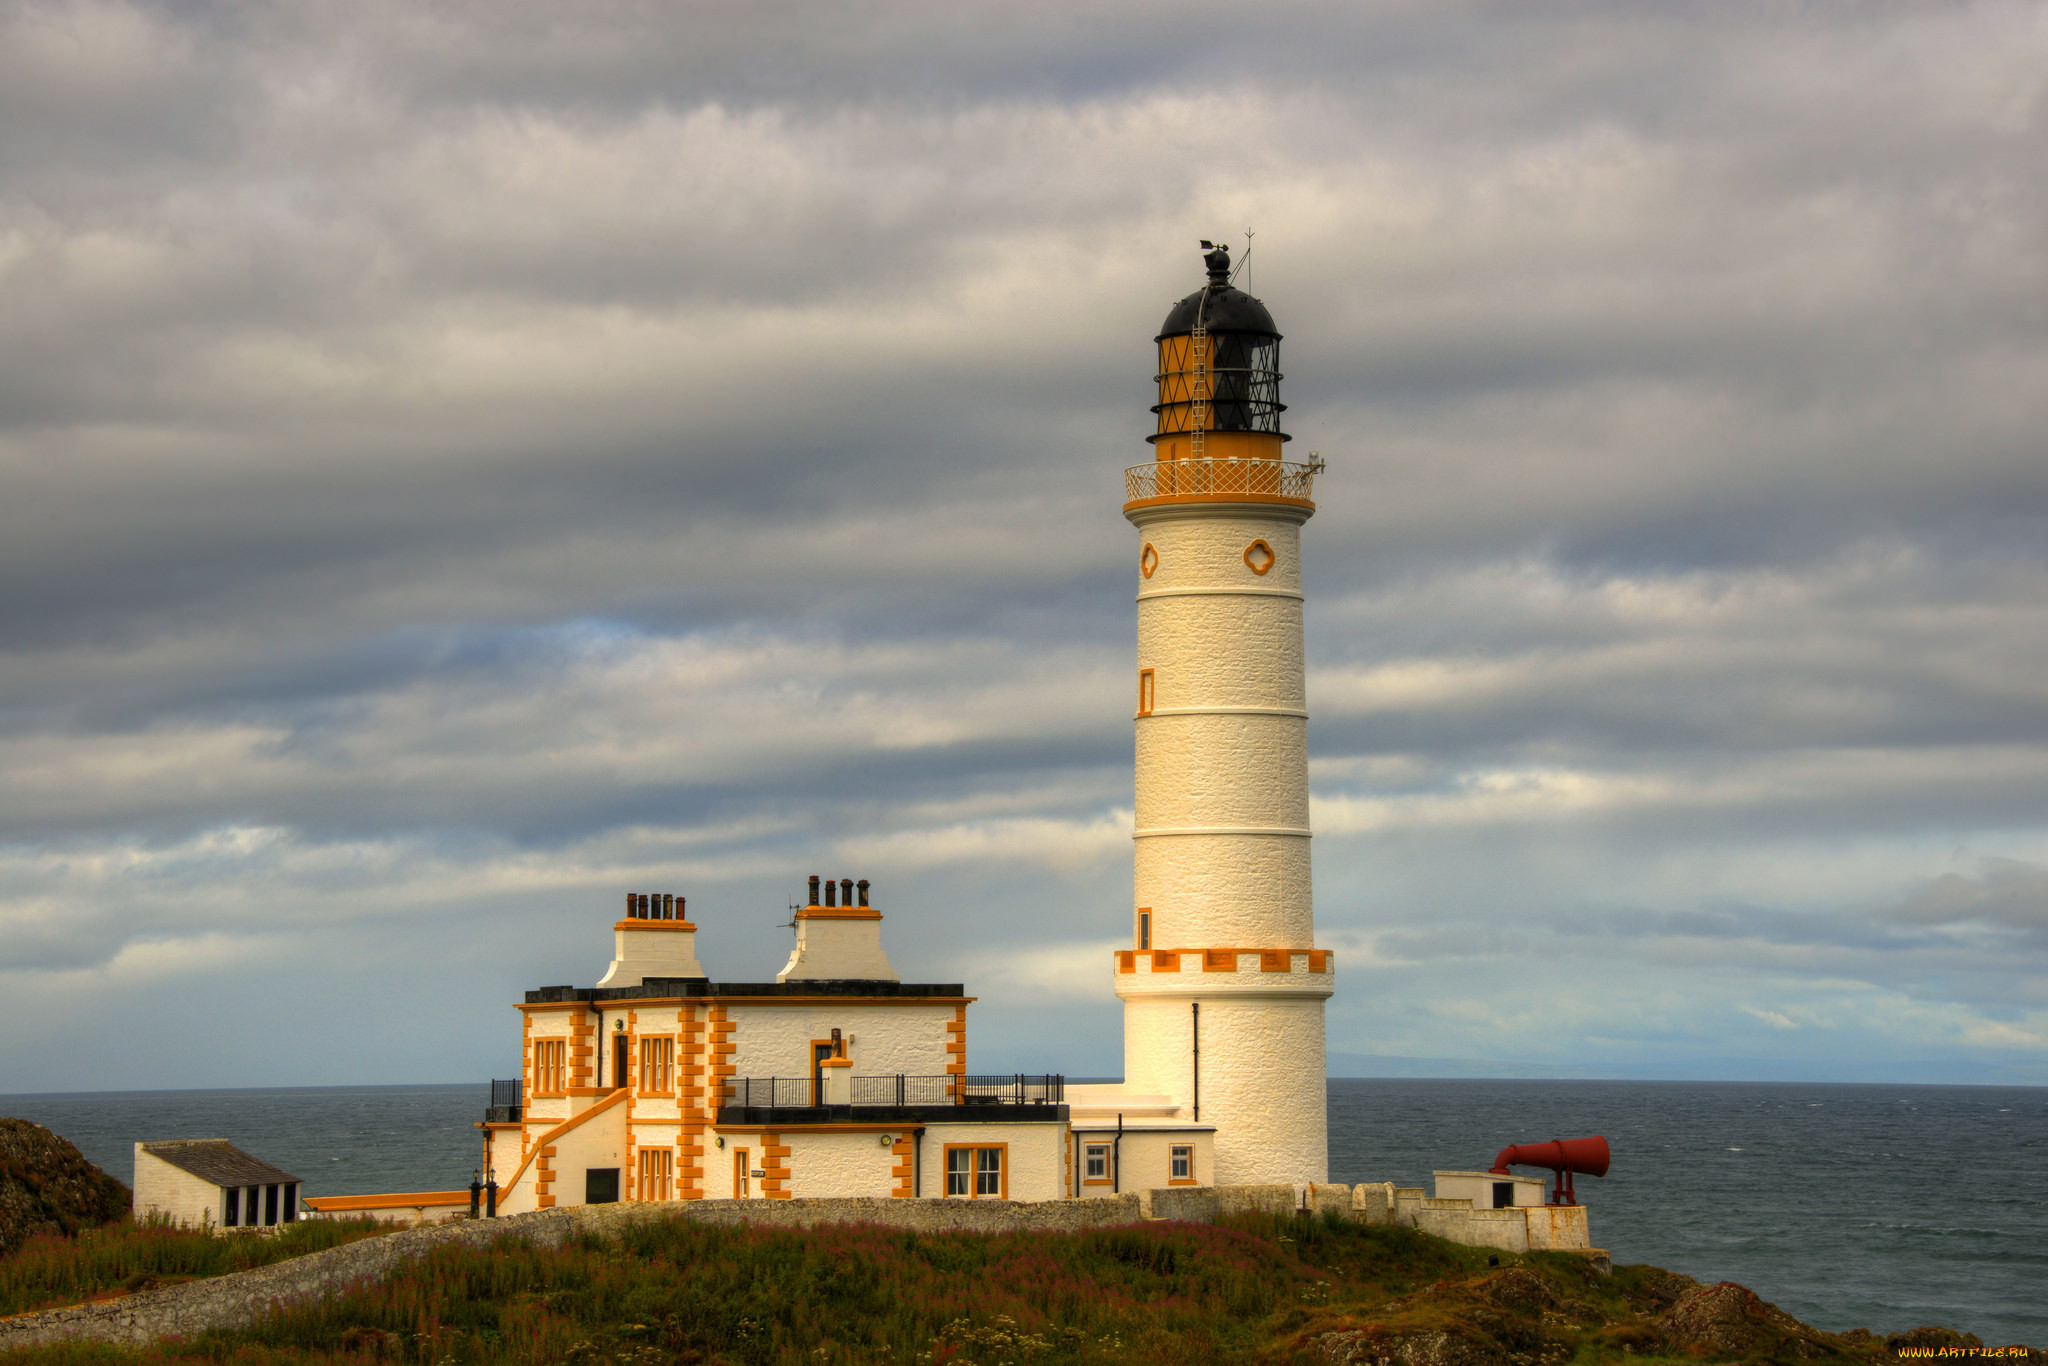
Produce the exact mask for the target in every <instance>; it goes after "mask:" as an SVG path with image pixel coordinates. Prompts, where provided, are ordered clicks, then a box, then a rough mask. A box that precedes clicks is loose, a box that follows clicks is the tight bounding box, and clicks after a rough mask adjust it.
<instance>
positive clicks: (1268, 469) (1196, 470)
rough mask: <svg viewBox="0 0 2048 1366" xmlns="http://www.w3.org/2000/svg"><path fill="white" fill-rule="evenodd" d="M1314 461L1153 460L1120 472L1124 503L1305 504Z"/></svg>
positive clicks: (1312, 482)
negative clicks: (1221, 500) (1240, 500)
mask: <svg viewBox="0 0 2048 1366" xmlns="http://www.w3.org/2000/svg"><path fill="white" fill-rule="evenodd" d="M1320 468H1321V466H1320V465H1317V464H1302V463H1300V462H1297V461H1293V460H1251V459H1239V458H1235V457H1203V458H1201V459H1195V460H1155V461H1150V462H1148V463H1146V464H1143V465H1133V466H1131V467H1130V468H1129V469H1127V470H1125V471H1124V501H1125V502H1127V503H1142V502H1146V501H1148V500H1150V499H1154V498H1217V497H1227V496H1230V495H1233V494H1235V495H1241V496H1244V497H1247V498H1255V499H1268V498H1284V499H1288V500H1289V501H1293V502H1303V503H1306V502H1308V501H1310V500H1311V499H1312V498H1314V497H1315V481H1316V471H1317V470H1318V469H1320Z"/></svg>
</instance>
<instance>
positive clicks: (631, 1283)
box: [0, 1216, 1867, 1366]
mask: <svg viewBox="0 0 2048 1366" xmlns="http://www.w3.org/2000/svg"><path fill="white" fill-rule="evenodd" d="M1489 1255H1490V1254H1489V1253H1488V1252H1487V1251H1486V1250H1485V1249H1482V1248H1466V1247H1460V1246H1457V1245H1455V1244H1451V1243H1446V1242H1442V1241H1440V1240H1438V1239H1435V1238H1431V1237H1429V1236H1427V1235H1425V1234H1421V1233H1418V1232H1415V1231H1414V1230H1410V1229H1398V1228H1390V1227H1386V1226H1359V1225H1355V1224H1350V1223H1346V1222H1337V1221H1312V1220H1306V1219H1295V1218H1288V1217H1271V1216H1243V1217H1237V1218H1232V1219H1229V1220H1227V1221H1225V1222H1224V1223H1222V1224H1219V1225H1198V1224H1164V1223H1162V1224H1145V1225H1138V1226H1132V1227H1123V1228H1112V1229H1099V1230H1091V1231H1085V1232H1076V1233H1063V1234H1045V1233H1016V1234H995V1235H985V1234H971V1233H943V1234H913V1233H907V1232H902V1231H897V1230H888V1229H880V1228H875V1227H872V1226H829V1227H823V1228H818V1229H813V1230H808V1231H802V1230H794V1229H764V1228H750V1227H737V1228H720V1227H711V1226H706V1225H699V1224H693V1223H689V1222H687V1221H683V1220H674V1221H665V1222H659V1223H654V1222H650V1223H645V1224H636V1225H632V1226H630V1227H628V1228H627V1229H626V1230H625V1231H624V1232H623V1233H622V1234H621V1235H620V1236H619V1237H617V1238H616V1239H615V1240H600V1239H598V1238H594V1237H584V1238H579V1239H576V1240H573V1241H571V1242H569V1243H567V1244H565V1245H564V1246H562V1247H559V1248H554V1249H542V1248H537V1247H534V1246H533V1245H531V1244H530V1243H527V1242H525V1241H523V1240H520V1239H517V1238H514V1237H506V1238H502V1239H500V1240H498V1241H497V1242H496V1243H495V1244H493V1245H491V1246H487V1247H480V1248H479V1247H466V1246H457V1245H447V1246H442V1247H438V1248H436V1249H434V1250H433V1251H432V1252H430V1253H429V1254H428V1255H426V1256H425V1257H423V1258H421V1259H420V1260H419V1261H417V1262H415V1263H412V1264H409V1265H408V1266H406V1267H404V1268H403V1269H401V1270H400V1271H398V1272H397V1273H395V1274H393V1275H392V1276H391V1277H390V1278H388V1279H387V1280H385V1281H383V1282H381V1283H378V1284H369V1285H362V1286H358V1287H356V1288H353V1289H351V1290H349V1291H346V1292H344V1293H341V1294H338V1295H336V1296H334V1297H332V1298H329V1299H327V1300H325V1301H322V1302H320V1303H317V1304H307V1305H301V1306H297V1307H294V1308H290V1309H287V1310H283V1311H279V1312H277V1313H275V1314H273V1315H272V1316H271V1317H270V1318H269V1319H268V1320H266V1321H264V1322H262V1323H260V1324H257V1325H255V1326H252V1327H249V1328H246V1329H242V1330H238V1331H234V1332H218V1333H209V1334H206V1335H203V1336H201V1337H199V1338H196V1339H193V1340H191V1341H187V1342H182V1343H166V1344H160V1345H158V1346H156V1347H153V1348H149V1349H143V1350H129V1349H120V1348H110V1347H102V1346H91V1345H84V1344H74V1345H67V1346H61V1347H50V1348H40V1349H30V1350H26V1351H22V1352H17V1353H0V1366H117V1364H118V1366H187V1364H188V1363H202V1362H203V1363H230V1364H232V1366H272V1364H273V1363H274V1364H275V1366H285V1364H287V1363H289V1364H290V1366H305V1364H309V1363H363V1362H369V1361H393V1362H409V1363H410V1362H417V1363H421V1364H422V1366H460V1364H461V1363H468V1362H511V1363H532V1364H533V1366H557V1364H558V1363H574V1364H575V1366H668V1364H669V1363H691V1364H694V1363H704V1366H799V1363H802V1364H803V1366H829V1364H833V1363H870V1362H875V1363H882V1362H886V1363H901V1366H998V1364H999V1363H1012V1364H1013V1366H1025V1364H1026V1363H1029V1366H1094V1364H1095V1363H1111V1362H1116V1363H1125V1362H1152V1363H1160V1366H1196V1364H1197V1363H1208V1362H1274V1363H1282V1362H1286V1363H1293V1362H1300V1363H1306V1362H1310V1361H1318V1360H1320V1359H1321V1358H1320V1357H1319V1355H1318V1353H1317V1351H1316V1347H1317V1340H1318V1338H1319V1337H1320V1335H1322V1334H1324V1333H1327V1332H1332V1331H1340V1330H1364V1331H1368V1332H1371V1333H1374V1334H1378V1335H1380V1336H1382V1337H1389V1336H1390V1337H1391V1338H1393V1339H1395V1340H1398V1339H1399V1338H1401V1337H1409V1336H1416V1335H1427V1334H1431V1333H1437V1334H1444V1333H1448V1334H1450V1335H1451V1336H1452V1337H1453V1338H1455V1339H1456V1342H1454V1343H1452V1344H1451V1345H1452V1347H1454V1348H1461V1350H1462V1347H1461V1345H1463V1347H1469V1348H1470V1349H1471V1350H1473V1351H1479V1352H1483V1353H1491V1355H1469V1354H1468V1355H1464V1356H1459V1355H1456V1354H1455V1353H1450V1354H1446V1353H1445V1352H1444V1351H1441V1350H1439V1351H1438V1352H1437V1354H1436V1355H1435V1356H1434V1357H1432V1358H1430V1359H1440V1360H1445V1361H1481V1360H1486V1361H1500V1360H1516V1361H1523V1362H1529V1363H1537V1362H1541V1363H1545V1364H1546V1366H1555V1364H1556V1363H1564V1362H1588V1363H1591V1362H1622V1361H1630V1362H1646V1361H1658V1360H1674V1359H1676V1360H1686V1359H1688V1358H1685V1357H1677V1358H1672V1357H1666V1356H1661V1355H1659V1351H1658V1339H1657V1336H1656V1334H1655V1333H1654V1332H1652V1331H1650V1330H1648V1329H1647V1328H1645V1327H1644V1326H1643V1324H1644V1322H1645V1319H1644V1317H1643V1316H1644V1314H1645V1312H1646V1311H1645V1305H1646V1303H1651V1302H1652V1301H1653V1299H1654V1297H1653V1296H1652V1297H1651V1299H1649V1300H1646V1298H1645V1296H1646V1293H1647V1291H1646V1287H1647V1286H1648V1285H1649V1284H1650V1282H1651V1280H1652V1279H1653V1278H1657V1277H1662V1276H1663V1274H1664V1273H1661V1272H1656V1271H1655V1270H1654V1269H1651V1268H1624V1269H1623V1270H1622V1271H1620V1272H1617V1274H1616V1275H1615V1276H1614V1277H1612V1278H1602V1277H1598V1276H1596V1275H1594V1273H1593V1271H1592V1268H1591V1267H1590V1266H1589V1265H1588V1264H1587V1263H1586V1262H1585V1261H1584V1260H1583V1259H1580V1258H1575V1257H1570V1256H1565V1255H1562V1254H1536V1255H1532V1256H1514V1255H1509V1254H1500V1255H1499V1257H1498V1259H1497V1261H1498V1263H1499V1265H1498V1267H1493V1266H1489ZM1516 1276H1519V1277H1521V1278H1522V1280H1521V1281H1520V1282H1512V1283H1511V1281H1512V1278H1513V1277H1516ZM1537 1280H1540V1282H1541V1285H1540V1286H1539V1287H1538V1289H1537V1292H1536V1296H1537V1299H1539V1300H1541V1301H1542V1303H1541V1305H1537V1306H1536V1307H1533V1308H1532V1307H1530V1305H1528V1304H1522V1303H1521V1302H1519V1301H1517V1300H1515V1299H1514V1297H1513V1296H1512V1295H1507V1294H1505V1293H1504V1292H1505V1291H1508V1290H1514V1289H1515V1288H1516V1286H1521V1287H1523V1290H1522V1292H1521V1293H1523V1294H1524V1296H1525V1297H1526V1295H1527V1293H1528V1292H1527V1290H1526V1287H1527V1286H1528V1285H1529V1284H1532V1283H1534V1282H1535V1281H1537ZM1518 1306H1519V1307H1518ZM1525 1310H1526V1312H1524V1311H1525ZM1806 1355H1809V1356H1810V1355H1811V1354H1810V1353H1808V1354H1806ZM1827 1355H1831V1356H1839V1357H1840V1359H1843V1360H1848V1359H1867V1358H1865V1357H1863V1356H1862V1354H1851V1353H1846V1352H1843V1353H1836V1352H1833V1351H1830V1352H1829V1353H1827ZM1361 1359H1369V1358H1361ZM1744 1359H1745V1360H1765V1359H1771V1358H1770V1357H1769V1356H1745V1357H1744ZM1787 1359H1788V1360H1791V1359H1793V1358H1791V1357H1788V1358H1787Z"/></svg>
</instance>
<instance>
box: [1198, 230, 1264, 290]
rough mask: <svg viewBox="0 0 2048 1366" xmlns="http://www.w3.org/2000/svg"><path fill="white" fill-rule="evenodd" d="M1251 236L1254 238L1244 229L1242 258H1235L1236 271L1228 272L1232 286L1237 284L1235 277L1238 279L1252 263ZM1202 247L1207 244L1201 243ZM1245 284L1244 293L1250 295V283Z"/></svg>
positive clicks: (1250, 232) (1251, 233) (1250, 231)
mask: <svg viewBox="0 0 2048 1366" xmlns="http://www.w3.org/2000/svg"><path fill="white" fill-rule="evenodd" d="M1253 236H1254V234H1253V232H1252V230H1251V229H1250V228H1246V229H1245V230H1244V255H1242V256H1240V257H1238V258H1237V269H1236V270H1233V271H1231V272H1230V283H1232V284H1236V283H1237V277H1238V276H1240V275H1242V274H1244V268H1245V267H1246V266H1248V265H1250V264H1251V261H1252V237H1253ZM1202 245H1203V246H1205V247H1206V246H1208V245H1209V244H1208V243H1207V242H1204V243H1203V244H1202ZM1245 284H1246V286H1247V288H1246V290H1245V292H1246V293H1250V292H1251V290H1250V288H1249V286H1250V284H1251V282H1250V281H1249V280H1247V281H1246V282H1245Z"/></svg>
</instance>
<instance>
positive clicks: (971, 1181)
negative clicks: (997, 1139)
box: [946, 1143, 1009, 1200]
mask: <svg viewBox="0 0 2048 1366" xmlns="http://www.w3.org/2000/svg"><path fill="white" fill-rule="evenodd" d="M1007 1147H1009V1144H1007V1143H1000V1144H996V1145H994V1146H992V1147H980V1146H969V1145H967V1144H953V1143H948V1144H947V1145H946V1194H947V1195H953V1196H963V1195H964V1196H966V1197H967V1198H968V1199H970V1200H1002V1199H1006V1198H1007V1187H1006V1183H1005V1181H1004V1180H1003V1176H1004V1173H1003V1150H1004V1149H1006V1148H1007Z"/></svg>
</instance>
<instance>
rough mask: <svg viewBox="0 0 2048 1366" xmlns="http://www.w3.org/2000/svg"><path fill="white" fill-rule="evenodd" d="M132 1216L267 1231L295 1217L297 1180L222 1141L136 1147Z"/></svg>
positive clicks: (205, 1139)
mask: <svg viewBox="0 0 2048 1366" xmlns="http://www.w3.org/2000/svg"><path fill="white" fill-rule="evenodd" d="M135 1213H136V1216H137V1217H138V1218H146V1217H148V1216H149V1215H152V1214H154V1215H160V1216H162V1217H163V1218H166V1219H169V1220H170V1221H171V1222H172V1223H175V1224H185V1225H189V1226H191V1227H193V1228H272V1227H275V1226H276V1225H278V1224H289V1223H293V1222H295V1221H296V1220H297V1219H298V1217H299V1178H298V1177H296V1176H293V1175H292V1174H291V1173H290V1172H288V1171H283V1170H280V1169H279V1168H277V1167H273V1166H271V1165H270V1164H269V1163H268V1162H265V1161H263V1160H262V1159H261V1158H257V1157H251V1156H249V1154H247V1153H245V1152H243V1151H242V1150H241V1149H240V1148H237V1147H236V1146H235V1145H234V1144H232V1143H230V1142H228V1141H227V1140H226V1139H224V1138H188V1139H179V1140H176V1141H171V1142H163V1143H138V1144H136V1145H135Z"/></svg>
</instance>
